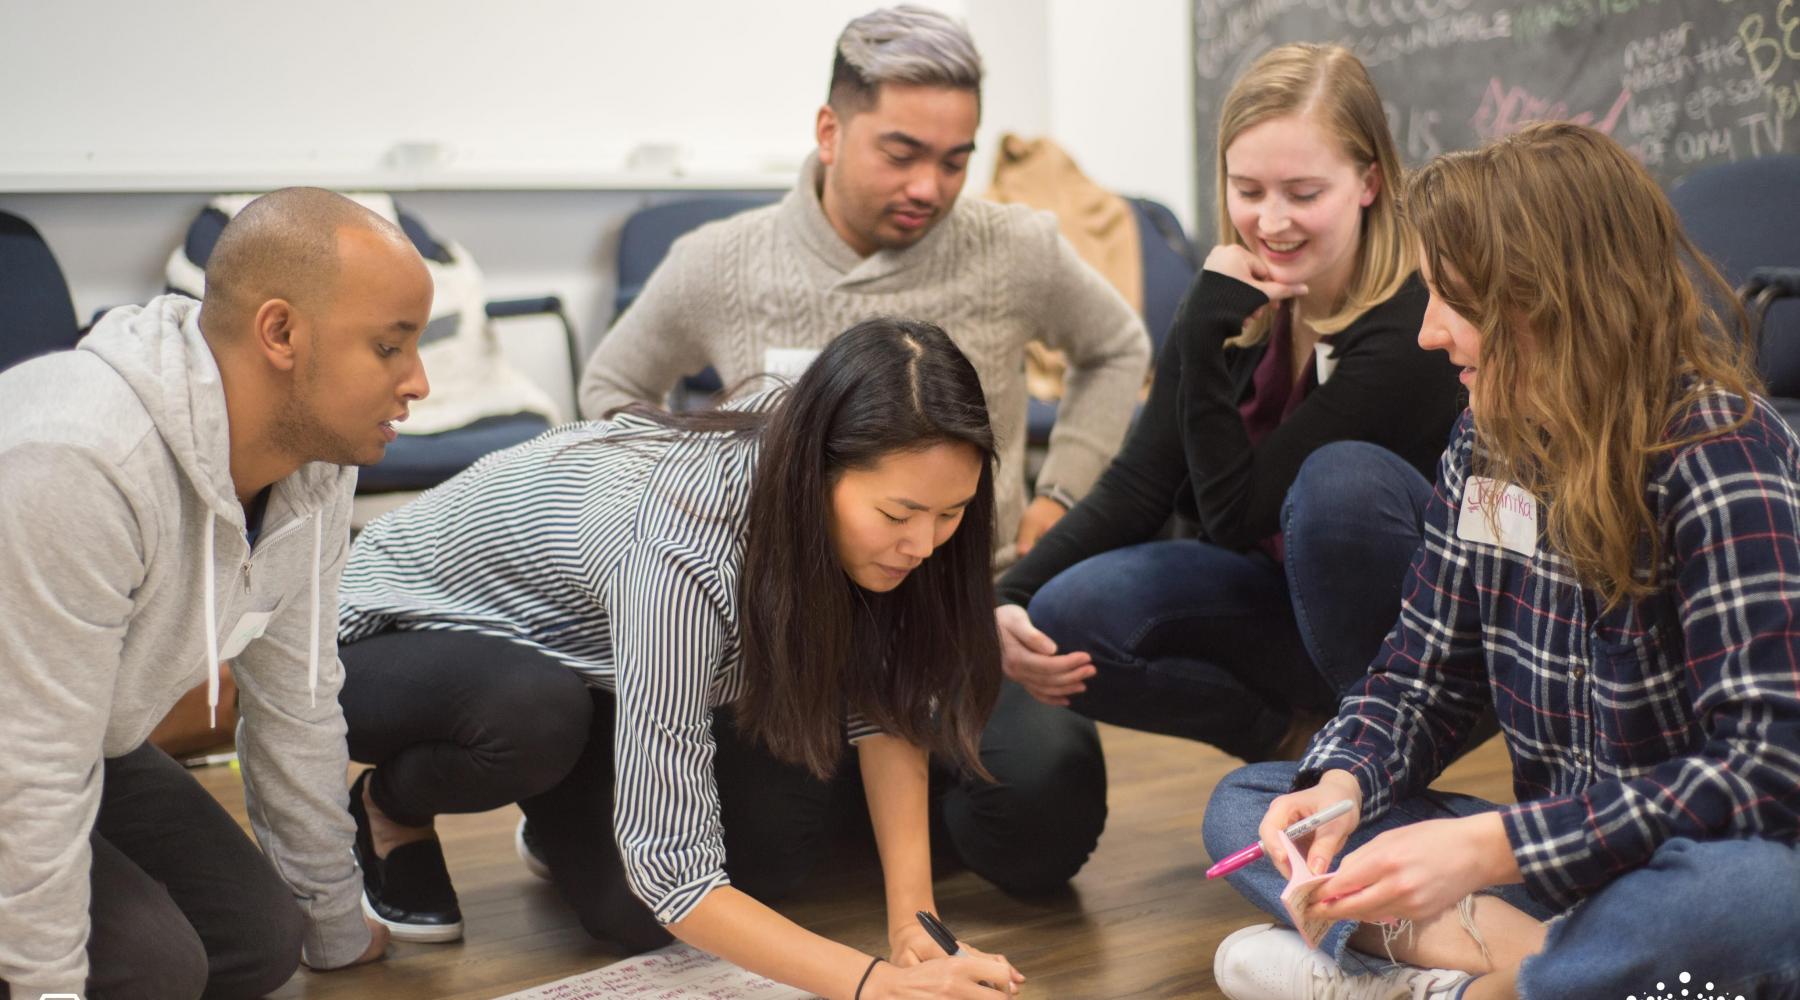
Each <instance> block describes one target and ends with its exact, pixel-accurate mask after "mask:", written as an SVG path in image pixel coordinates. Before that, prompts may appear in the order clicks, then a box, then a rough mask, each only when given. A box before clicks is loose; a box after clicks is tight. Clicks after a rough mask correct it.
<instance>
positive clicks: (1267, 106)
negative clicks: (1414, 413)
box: [1213, 42, 1413, 347]
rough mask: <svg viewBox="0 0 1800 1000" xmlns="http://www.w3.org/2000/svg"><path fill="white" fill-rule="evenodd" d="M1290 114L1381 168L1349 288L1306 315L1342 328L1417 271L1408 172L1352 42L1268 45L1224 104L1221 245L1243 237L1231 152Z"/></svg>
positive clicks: (1318, 325) (1255, 336)
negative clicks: (1255, 129) (1229, 174)
mask: <svg viewBox="0 0 1800 1000" xmlns="http://www.w3.org/2000/svg"><path fill="white" fill-rule="evenodd" d="M1289 115H1309V116H1311V117H1312V118H1313V119H1314V120H1315V121H1316V122H1318V124H1319V127H1320V128H1322V129H1323V130H1324V131H1325V132H1326V133H1328V134H1330V135H1331V136H1333V137H1334V138H1336V139H1337V141H1338V143H1339V146H1340V149H1341V151H1342V152H1343V154H1344V156H1345V157H1347V158H1348V159H1349V160H1350V162H1351V163H1354V164H1356V166H1357V168H1358V169H1361V170H1367V169H1368V168H1369V167H1371V166H1373V167H1376V168H1378V169H1379V171H1380V173H1381V189H1380V190H1379V191H1378V192H1377V193H1376V195H1375V201H1374V202H1373V203H1372V204H1370V205H1369V207H1367V208H1365V209H1363V210H1362V238H1361V240H1360V242H1359V243H1358V245H1357V248H1356V269H1355V270H1354V271H1352V272H1351V275H1350V283H1349V284H1348V285H1347V286H1346V287H1345V289H1344V298H1343V301H1341V302H1339V303H1337V304H1336V306H1335V307H1334V308H1333V309H1332V311H1331V313H1330V314H1329V315H1325V316H1307V317H1306V322H1307V324H1308V325H1309V326H1311V327H1312V328H1313V329H1314V330H1317V331H1318V332H1319V333H1337V332H1338V331H1340V330H1342V329H1344V328H1345V327H1347V326H1349V325H1350V324H1351V323H1354V322H1356V320H1357V317H1359V316H1361V315H1362V314H1363V313H1365V312H1368V311H1369V310H1370V309H1371V308H1373V307H1374V306H1376V305H1379V304H1380V303H1383V302H1386V301H1387V300H1388V299H1391V298H1393V297H1394V293H1395V292H1398V291H1399V290H1400V286H1401V285H1402V284H1404V283H1405V282H1406V279H1407V277H1408V276H1410V275H1411V274H1412V272H1413V242H1412V236H1411V234H1410V233H1408V232H1407V229H1406V224H1405V222H1404V221H1403V220H1402V219H1401V217H1400V211H1399V202H1398V195H1399V193H1400V188H1401V184H1402V183H1403V182H1404V180H1405V176H1404V174H1403V173H1402V170H1403V168H1402V167H1401V165H1400V154H1399V153H1398V152H1396V151H1395V149H1394V136H1393V133H1392V132H1390V131H1389V130H1388V123H1387V115H1386V113H1385V112H1384V111H1383V110H1382V107H1381V96H1380V95H1379V94H1377V93H1376V92H1375V84H1374V82H1373V81H1371V80H1370V79H1369V71H1368V70H1367V69H1365V68H1364V67H1363V64H1362V63H1361V62H1360V61H1359V60H1358V59H1357V58H1356V56H1354V55H1352V54H1351V53H1350V50H1349V49H1346V48H1344V47H1343V46H1341V45H1318V44H1314V43H1312V42H1294V43H1291V44H1288V45H1282V46H1279V47H1277V48H1273V49H1270V50H1269V51H1268V52H1266V53H1264V54H1263V56H1262V58H1260V59H1258V60H1256V62H1255V63H1254V64H1253V65H1252V66H1251V67H1250V68H1249V69H1248V70H1245V71H1244V75H1243V76H1241V77H1239V78H1238V79H1237V82H1235V83H1233V84H1232V85H1231V92H1230V93H1228V94H1226V95H1225V103H1224V104H1223V105H1221V106H1220V109H1219V141H1218V163H1217V164H1215V166H1214V172H1215V178H1214V182H1213V183H1214V186H1215V194H1214V197H1215V199H1216V203H1215V205H1214V209H1213V211H1214V213H1215V214H1216V215H1217V216H1218V223H1219V235H1218V241H1219V244H1220V245H1225V244H1230V243H1236V244H1238V245H1239V246H1243V245H1244V238H1243V236H1242V235H1240V234H1239V233H1238V231H1237V227H1236V226H1234V225H1232V224H1231V208H1230V206H1229V205H1228V204H1227V203H1226V183H1227V182H1226V170H1225V151H1226V150H1227V149H1228V148H1230V146H1231V144H1232V142H1234V141H1236V139H1237V137H1238V136H1239V135H1241V134H1243V133H1244V131H1245V130H1247V129H1249V128H1251V127H1252V126H1255V125H1260V124H1262V123H1263V122H1266V121H1271V120H1273V119H1276V118H1285V117H1287V116H1289ZM1273 316H1274V312H1273V310H1264V311H1263V312H1262V313H1261V314H1260V315H1259V316H1258V317H1257V318H1256V319H1254V320H1252V321H1250V322H1249V323H1247V324H1245V327H1244V332H1243V334H1242V335H1240V336H1238V337H1237V338H1234V339H1233V340H1232V341H1231V343H1232V345H1233V346H1238V347H1251V346H1255V345H1256V344H1260V343H1262V341H1263V338H1265V337H1266V336H1268V332H1269V323H1270V320H1271V319H1272V318H1273Z"/></svg>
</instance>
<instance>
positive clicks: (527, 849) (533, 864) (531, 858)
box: [513, 819, 550, 882]
mask: <svg viewBox="0 0 1800 1000" xmlns="http://www.w3.org/2000/svg"><path fill="white" fill-rule="evenodd" d="M526 822H527V821H526V820H524V819H520V820H519V825H518V826H517V827H516V828H514V830H513V850H515V851H518V852H519V860H520V861H523V862H525V870H526V871H529V872H530V873H531V874H533V875H536V876H537V877H538V878H541V879H543V880H544V881H546V882H548V881H550V863H549V862H548V861H545V860H544V856H543V854H542V853H540V852H539V851H538V845H537V838H536V837H533V836H532V835H531V830H530V828H528V827H527V826H526V825H525V823H526Z"/></svg>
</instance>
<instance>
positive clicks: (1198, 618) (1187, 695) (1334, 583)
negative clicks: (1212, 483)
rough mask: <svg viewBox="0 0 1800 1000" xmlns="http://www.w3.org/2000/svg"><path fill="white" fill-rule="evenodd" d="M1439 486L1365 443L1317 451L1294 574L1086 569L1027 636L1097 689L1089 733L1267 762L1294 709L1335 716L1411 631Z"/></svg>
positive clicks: (1217, 555) (1201, 552)
mask: <svg viewBox="0 0 1800 1000" xmlns="http://www.w3.org/2000/svg"><path fill="white" fill-rule="evenodd" d="M1430 498H1431V485H1430V484H1429V483H1427V482H1426V481H1425V479H1424V477H1422V476H1420V475H1419V473H1418V472H1417V471H1416V470H1415V469H1413V468H1412V466H1410V465H1408V464H1406V463H1405V462H1404V461H1402V460H1401V459H1400V458H1399V457H1398V456H1396V455H1394V454H1393V453H1391V452H1389V451H1387V450H1385V449H1383V448H1380V447H1377V446H1375V445H1371V444H1365V443H1363V442H1339V443H1336V444H1331V445H1327V446H1326V447H1324V448H1320V449H1319V450H1318V451H1315V452H1313V454H1312V455H1311V456H1310V457H1309V458H1308V459H1307V460H1306V462H1305V464H1303V465H1302V466H1301V469H1300V473H1299V475H1298V476H1297V477H1296V478H1295V480H1294V484H1293V486H1292V487H1290V488H1289V491H1288V497H1287V502H1286V504H1285V505H1284V506H1283V509H1282V538H1283V542H1284V543H1285V547H1286V552H1287V559H1286V565H1285V567H1284V566H1283V565H1281V564H1279V563H1277V562H1275V561H1274V560H1273V559H1271V558H1269V557H1268V556H1267V555H1265V554H1263V553H1261V552H1256V551H1252V552H1234V551H1231V550H1230V549H1225V548H1221V547H1219V546H1217V545H1213V544H1211V543H1209V542H1203V541H1196V540H1191V539H1190V540H1181V541H1164V542H1146V543H1144V544H1141V545H1133V546H1129V547H1127V548H1123V549H1118V550H1115V551H1112V552H1106V553H1102V554H1101V555H1097V556H1094V557H1092V558H1090V559H1086V560H1083V561H1082V562H1079V563H1076V564H1075V565H1074V566H1071V567H1069V568H1068V569H1066V570H1064V571H1063V572H1062V573H1060V574H1058V575H1057V576H1056V577H1055V578H1054V579H1052V580H1051V581H1050V582H1049V583H1047V584H1045V585H1044V587H1043V588H1042V589H1041V590H1039V591H1038V593H1037V595H1036V596H1035V597H1033V599H1032V601H1031V605H1030V607H1029V608H1028V611H1029V613H1030V615H1031V620H1032V623H1033V624H1035V625H1036V626H1037V627H1038V628H1039V629H1041V630H1043V631H1044V632H1045V633H1046V634H1048V635H1049V636H1050V637H1051V638H1053V639H1055V640H1056V643H1057V647H1058V648H1059V649H1060V650H1063V651H1065V652H1069V651H1075V650H1082V651H1085V652H1087V653H1088V654H1090V655H1091V656H1092V657H1093V658H1094V665H1095V666H1096V667H1097V668H1098V671H1097V673H1096V674H1095V675H1094V676H1093V677H1091V678H1089V679H1088V681H1087V691H1086V692H1085V693H1083V694H1080V695H1077V696H1076V697H1075V698H1073V699H1072V700H1071V707H1072V708H1074V709H1075V710H1076V711H1078V712H1080V713H1082V714H1083V715H1086V716H1088V717H1090V718H1093V719H1098V720H1100V721H1102V722H1110V723H1113V724H1115V725H1120V726H1128V727H1130V728H1133V729H1143V730H1148V731H1150V732H1156V733H1163V734H1165V735H1171V736H1181V737H1185V738H1187V739H1193V740H1201V741H1204V742H1207V743H1211V744H1213V745H1214V746H1217V747H1219V748H1220V749H1222V750H1224V751H1226V752H1227V753H1230V754H1233V755H1235V756H1238V757H1241V758H1244V759H1245V760H1264V759H1266V758H1268V757H1269V756H1270V754H1271V752H1272V751H1273V750H1274V748H1275V746H1276V744H1277V743H1279V742H1280V740H1281V738H1282V736H1283V735H1284V734H1285V733H1286V731H1287V728H1288V724H1289V722H1290V720H1291V718H1292V713H1293V712H1294V710H1295V709H1304V710H1308V711H1312V712H1317V713H1325V714H1329V713H1332V712H1335V711H1336V710H1337V702H1338V697H1339V696H1340V695H1341V694H1342V693H1343V692H1344V690H1345V689H1347V688H1348V687H1349V686H1350V685H1351V684H1352V683H1353V682H1355V681H1356V680H1357V679H1358V678H1360V677H1361V676H1362V675H1363V673H1364V671H1366V670H1367V669H1368V666H1369V662H1370V661H1371V660H1372V659H1374V657H1375V653H1376V651H1377V650H1379V649H1380V647H1381V641H1382V639H1383V638H1384V637H1385V636H1386V635H1387V632H1388V630H1389V629H1390V628H1391V627H1392V626H1393V624H1394V622H1395V621H1396V620H1398V618H1399V616H1400V586H1401V583H1402V581H1403V579H1404V577H1405V574H1406V570H1407V567H1408V565H1409V564H1410V562H1411V560H1412V556H1413V552H1414V550H1416V549H1417V548H1418V545H1419V539H1420V537H1421V536H1422V530H1423V529H1422V527H1421V526H1422V524H1423V521H1424V510H1425V504H1426V502H1427V501H1428V500H1430Z"/></svg>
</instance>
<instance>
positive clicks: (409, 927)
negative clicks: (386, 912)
mask: <svg viewBox="0 0 1800 1000" xmlns="http://www.w3.org/2000/svg"><path fill="white" fill-rule="evenodd" d="M362 911H363V915H364V916H367V917H368V918H369V919H370V920H373V921H375V922H376V923H378V924H380V925H381V926H383V927H386V928H387V929H388V937H390V938H393V939H394V940H395V941H410V942H412V943H414V944H443V943H444V942H446V941H460V940H462V936H463V925H462V921H460V920H458V921H457V922H456V923H454V924H402V923H396V922H395V921H392V920H389V919H388V918H386V917H384V916H382V915H381V914H379V913H376V912H375V907H373V906H370V905H369V893H368V892H367V890H365V891H364V892H363V894H362Z"/></svg>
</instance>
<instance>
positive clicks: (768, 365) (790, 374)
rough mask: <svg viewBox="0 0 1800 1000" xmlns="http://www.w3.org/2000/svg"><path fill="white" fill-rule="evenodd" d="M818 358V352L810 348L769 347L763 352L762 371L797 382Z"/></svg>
mask: <svg viewBox="0 0 1800 1000" xmlns="http://www.w3.org/2000/svg"><path fill="white" fill-rule="evenodd" d="M818 356H819V352H818V351H817V350H815V349H813V348H811V347H771V348H769V349H768V350H766V351H764V352H763V371H764V372H765V373H767V374H769V375H779V376H781V377H782V378H785V379H790V380H797V379H799V378H800V376H801V375H803V374H805V372H806V369H807V366H809V365H811V364H812V363H813V359H814V358H816V357H818Z"/></svg>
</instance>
